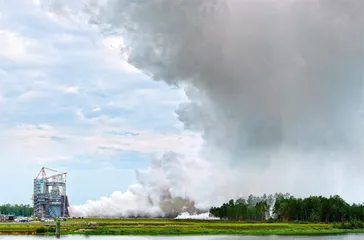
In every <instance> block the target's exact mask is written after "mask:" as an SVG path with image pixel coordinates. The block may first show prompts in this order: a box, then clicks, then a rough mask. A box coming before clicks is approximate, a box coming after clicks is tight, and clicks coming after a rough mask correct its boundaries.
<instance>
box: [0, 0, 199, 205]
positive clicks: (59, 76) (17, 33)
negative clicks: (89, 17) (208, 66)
mask: <svg viewBox="0 0 364 240" xmlns="http://www.w3.org/2000/svg"><path fill="white" fill-rule="evenodd" d="M122 46H123V40H122V39H121V38H118V37H109V36H101V34H100V33H99V32H98V31H96V30H94V29H92V28H84V27H80V26H78V25H77V24H72V23H70V22H69V21H63V20H62V19H59V18H57V17H55V16H54V15H52V14H51V13H49V12H47V11H44V10H42V9H41V8H39V5H38V2H37V1H29V0H14V1H5V0H0V132H1V134H0V144H1V147H0V159H1V170H2V171H1V174H0V191H1V192H2V194H1V198H0V204H5V203H14V204H15V203H19V204H20V203H21V204H30V203H31V200H30V199H31V195H32V181H33V178H34V177H36V176H37V174H38V172H39V170H40V169H41V167H43V166H45V167H49V168H52V169H57V170H59V171H66V172H68V178H67V182H68V188H67V191H68V195H69V199H70V204H71V205H73V204H82V203H84V202H85V201H86V200H89V199H99V198H100V197H102V196H109V195H110V194H111V193H112V192H113V191H115V190H120V191H124V190H126V189H127V187H128V186H129V185H130V184H133V183H134V182H135V181H136V179H135V172H134V171H135V169H146V168H148V166H149V162H150V159H151V158H153V157H155V156H158V155H160V154H161V153H162V152H164V151H167V150H173V151H175V152H181V153H183V152H186V151H187V150H188V151H191V150H193V149H196V148H197V147H198V146H199V144H200V142H201V141H200V139H199V137H198V136H196V135H194V134H191V133H189V132H186V131H183V130H182V126H181V124H180V123H179V121H178V120H177V117H176V113H175V109H176V106H178V104H179V103H180V102H183V101H185V100H186V96H185V94H184V91H182V90H181V89H177V88H174V87H171V86H168V85H167V84H166V83H164V82H155V81H151V80H150V79H148V77H147V76H145V75H143V74H142V73H140V72H139V71H138V70H137V69H135V68H134V67H133V66H130V65H129V64H127V63H126V62H125V61H124V60H123V58H122V56H121V54H120V48H121V47H122Z"/></svg>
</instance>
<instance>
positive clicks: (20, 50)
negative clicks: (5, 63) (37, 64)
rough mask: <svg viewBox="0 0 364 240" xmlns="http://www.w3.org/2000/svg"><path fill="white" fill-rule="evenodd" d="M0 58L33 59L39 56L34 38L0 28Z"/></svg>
mask: <svg viewBox="0 0 364 240" xmlns="http://www.w3.org/2000/svg"><path fill="white" fill-rule="evenodd" d="M0 45H1V48H0V58H4V59H8V60H11V61H31V60H36V59H38V58H39V55H38V54H37V53H36V49H37V47H38V46H37V44H36V42H35V41H34V40H32V39H30V38H26V37H24V36H21V35H19V34H18V33H15V32H12V31H9V30H4V29H3V30H1V29H0Z"/></svg>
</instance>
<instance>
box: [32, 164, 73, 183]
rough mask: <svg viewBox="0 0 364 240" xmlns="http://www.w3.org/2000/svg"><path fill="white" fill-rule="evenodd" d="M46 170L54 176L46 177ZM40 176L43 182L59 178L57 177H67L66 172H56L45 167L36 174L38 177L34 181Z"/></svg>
mask: <svg viewBox="0 0 364 240" xmlns="http://www.w3.org/2000/svg"><path fill="white" fill-rule="evenodd" d="M46 170H48V171H51V172H54V173H56V174H54V175H51V176H47V174H46ZM40 175H42V178H41V179H43V180H48V179H50V178H55V177H59V176H63V175H64V176H65V177H67V173H66V172H60V171H57V170H54V169H51V168H47V167H42V169H41V170H40V172H39V173H38V176H37V177H36V179H39V177H40Z"/></svg>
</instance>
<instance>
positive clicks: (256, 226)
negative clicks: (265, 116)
mask: <svg viewBox="0 0 364 240" xmlns="http://www.w3.org/2000/svg"><path fill="white" fill-rule="evenodd" d="M89 222H95V223H96V226H89V225H88V223H89ZM54 232H55V223H40V222H38V223H37V222H32V223H28V224H27V223H0V234H2V235H10V234H47V235H52V234H54ZM61 233H62V234H64V235H65V234H82V235H229V234H234V235H322V234H341V233H364V229H338V228H335V227H334V225H333V224H294V223H244V222H232V221H207V220H176V219H68V220H67V221H65V222H62V223H61Z"/></svg>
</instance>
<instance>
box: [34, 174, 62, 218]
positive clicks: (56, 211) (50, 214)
mask: <svg viewBox="0 0 364 240" xmlns="http://www.w3.org/2000/svg"><path fill="white" fill-rule="evenodd" d="M46 170H47V171H48V172H52V173H53V175H50V176H48V175H47V172H46ZM66 183H67V173H62V172H59V171H57V170H53V169H50V168H46V167H43V168H42V169H41V170H40V172H39V174H38V176H37V177H36V178H35V179H34V193H33V206H34V216H35V217H38V218H59V217H69V213H68V207H69V202H68V197H67V191H66V189H67V187H66Z"/></svg>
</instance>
